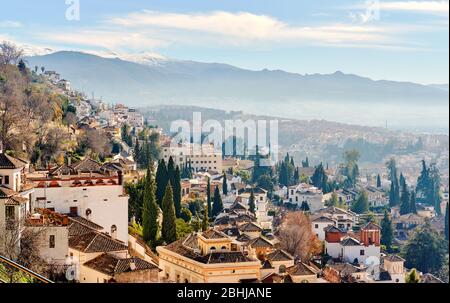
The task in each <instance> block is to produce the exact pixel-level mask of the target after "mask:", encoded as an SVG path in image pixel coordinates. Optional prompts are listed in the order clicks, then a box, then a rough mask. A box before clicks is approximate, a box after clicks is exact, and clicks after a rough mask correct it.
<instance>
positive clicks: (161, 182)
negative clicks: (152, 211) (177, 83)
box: [156, 159, 169, 206]
mask: <svg viewBox="0 0 450 303" xmlns="http://www.w3.org/2000/svg"><path fill="white" fill-rule="evenodd" d="M168 183H169V176H168V173H167V167H166V162H165V161H164V159H162V160H161V161H159V162H158V168H157V170H156V201H157V202H158V205H159V206H162V200H163V198H164V193H165V191H166V188H167V184H168Z"/></svg>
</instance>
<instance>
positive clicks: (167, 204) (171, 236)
mask: <svg viewBox="0 0 450 303" xmlns="http://www.w3.org/2000/svg"><path fill="white" fill-rule="evenodd" d="M162 207H163V222H162V231H161V234H162V238H163V239H164V241H165V242H166V243H167V244H170V243H172V242H174V241H176V240H177V225H176V216H175V206H174V197H173V193H172V186H171V185H170V183H168V184H167V188H166V192H165V194H164V198H163V203H162Z"/></svg>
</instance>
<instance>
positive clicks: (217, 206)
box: [212, 186, 223, 217]
mask: <svg viewBox="0 0 450 303" xmlns="http://www.w3.org/2000/svg"><path fill="white" fill-rule="evenodd" d="M222 211H223V203H222V197H221V196H220V191H219V187H218V186H216V189H215V190H214V202H213V209H212V215H213V217H216V216H217V215H218V214H220V213H221V212H222Z"/></svg>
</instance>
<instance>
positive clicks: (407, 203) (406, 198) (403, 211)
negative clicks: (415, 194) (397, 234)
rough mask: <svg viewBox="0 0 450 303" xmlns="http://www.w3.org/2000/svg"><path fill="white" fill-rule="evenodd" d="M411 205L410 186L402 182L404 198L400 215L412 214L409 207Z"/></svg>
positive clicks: (402, 198)
mask: <svg viewBox="0 0 450 303" xmlns="http://www.w3.org/2000/svg"><path fill="white" fill-rule="evenodd" d="M410 205H411V199H410V197H409V191H408V186H407V184H406V181H404V182H402V197H401V204H400V215H406V214H409V213H410V210H409V207H410Z"/></svg>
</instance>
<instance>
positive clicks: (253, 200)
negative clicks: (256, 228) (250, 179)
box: [248, 188, 256, 214]
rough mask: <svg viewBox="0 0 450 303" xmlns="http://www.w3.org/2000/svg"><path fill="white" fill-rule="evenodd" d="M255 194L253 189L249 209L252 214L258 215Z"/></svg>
mask: <svg viewBox="0 0 450 303" xmlns="http://www.w3.org/2000/svg"><path fill="white" fill-rule="evenodd" d="M255 200H256V199H255V193H254V191H253V188H252V190H251V192H250V197H249V199H248V208H249V210H250V212H251V213H252V214H255V213H256V203H255Z"/></svg>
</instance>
